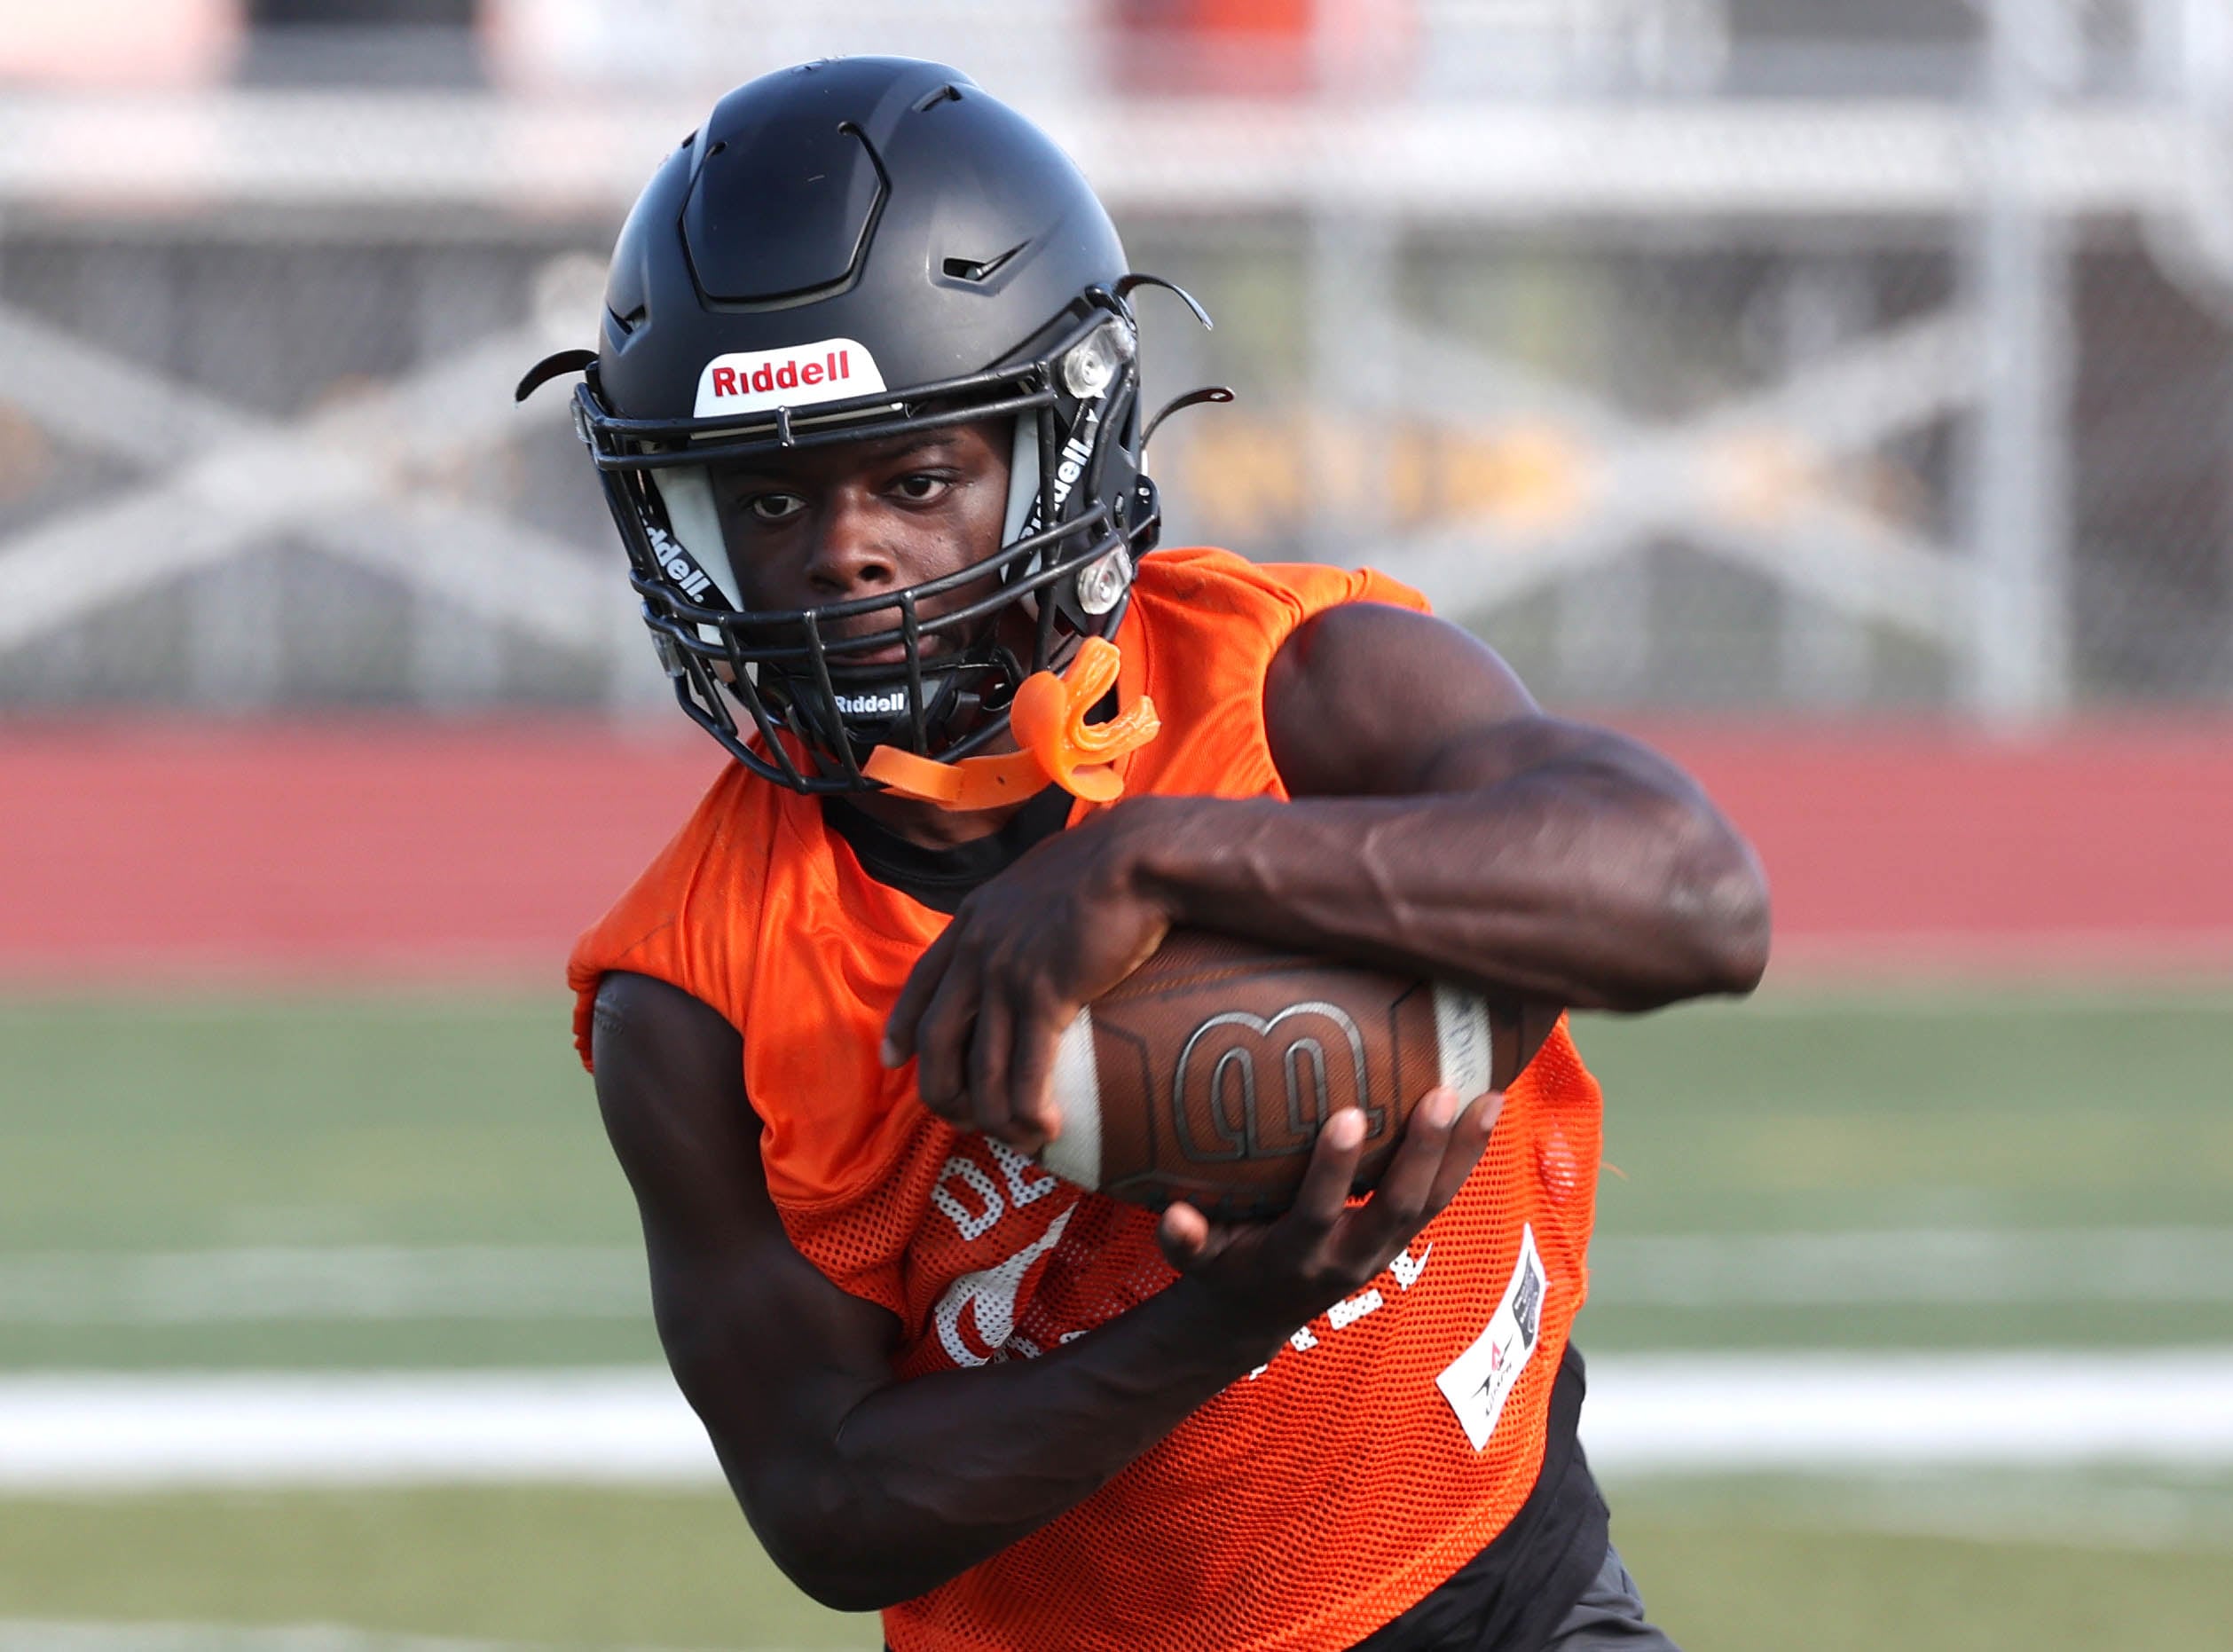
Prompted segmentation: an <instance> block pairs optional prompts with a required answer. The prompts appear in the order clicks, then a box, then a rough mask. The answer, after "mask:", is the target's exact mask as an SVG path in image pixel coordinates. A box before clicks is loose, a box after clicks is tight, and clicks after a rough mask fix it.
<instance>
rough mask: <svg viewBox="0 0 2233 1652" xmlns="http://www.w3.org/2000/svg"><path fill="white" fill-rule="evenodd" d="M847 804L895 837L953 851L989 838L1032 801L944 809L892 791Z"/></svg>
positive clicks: (862, 795) (872, 793)
mask: <svg viewBox="0 0 2233 1652" xmlns="http://www.w3.org/2000/svg"><path fill="white" fill-rule="evenodd" d="M845 801H846V802H847V803H849V804H851V805H852V806H853V807H854V808H856V809H858V810H860V811H861V814H865V815H867V816H868V817H869V819H870V820H872V821H874V822H876V823H877V825H879V826H881V827H883V828H884V829H885V830H886V831H888V832H890V833H892V835H893V836H894V837H898V838H905V839H907V841H908V842H909V843H911V844H914V845H916V846H917V847H920V848H924V849H950V848H952V847H953V846H955V845H956V844H962V843H975V842H976V841H977V840H978V839H979V838H989V837H991V836H992V835H993V834H994V833H995V832H997V831H998V830H1000V829H1001V828H1002V827H1003V826H1005V825H1007V824H1008V822H1010V821H1011V820H1014V819H1015V818H1016V815H1017V814H1018V812H1019V811H1020V810H1022V809H1023V807H1024V806H1025V805H1026V804H1027V803H1029V802H1030V801H1031V799H1030V798H1023V799H1022V800H1020V801H1018V802H1015V803H1003V804H1002V805H1001V806H999V807H997V808H990V809H944V808H940V806H938V805H937V804H935V803H926V802H924V801H922V800H921V799H919V798H895V797H893V796H892V794H891V793H889V792H882V791H869V792H859V793H855V794H854V795H853V796H850V797H848V798H846V799H845Z"/></svg>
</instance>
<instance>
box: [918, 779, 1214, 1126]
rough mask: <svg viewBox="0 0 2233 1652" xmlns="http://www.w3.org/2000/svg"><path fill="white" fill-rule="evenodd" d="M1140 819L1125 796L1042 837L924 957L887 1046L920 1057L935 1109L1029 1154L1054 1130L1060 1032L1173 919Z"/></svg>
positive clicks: (968, 905) (921, 1078)
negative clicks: (1147, 861) (1146, 872)
mask: <svg viewBox="0 0 2233 1652" xmlns="http://www.w3.org/2000/svg"><path fill="white" fill-rule="evenodd" d="M1143 814H1144V811H1142V810H1140V809H1139V808H1138V807H1137V806H1136V805H1135V804H1118V805H1116V806H1113V807H1111V808H1107V809H1104V810H1102V811H1101V812H1100V813H1098V814H1095V815H1093V816H1092V817H1090V818H1089V819H1088V820H1085V821H1081V822H1079V823H1078V824H1077V825H1075V826H1073V827H1071V828H1070V829H1069V830H1066V831H1061V832H1058V833H1056V834H1055V835H1054V836H1053V837H1051V838H1047V839H1045V840H1044V841H1043V842H1041V843H1039V844H1036V845H1034V846H1033V847H1032V849H1031V850H1030V851H1029V852H1028V853H1026V854H1025V855H1024V856H1023V857H1022V858H1021V859H1019V860H1018V861H1016V863H1015V864H1014V865H1012V866H1010V867H1009V868H1008V869H1006V870H1005V871H1003V872H1002V873H1001V874H1000V875H999V876H998V877H993V878H990V879H988V880H987V881H986V882H985V883H983V884H981V885H979V886H978V887H977V888H976V889H974V890H972V891H971V893H970V894H969V896H968V898H967V899H966V900H964V901H963V902H962V905H961V909H960V910H959V911H957V912H956V913H955V915H954V920H953V922H952V923H950V924H947V926H946V932H945V933H944V934H942V935H940V937H939V938H938V939H937V940H935V941H933V942H932V943H931V947H930V949H929V950H928V951H926V952H924V955H923V956H922V957H921V958H920V959H918V960H917V961H916V965H915V969H914V972H912V973H911V974H910V975H908V979H907V984H906V985H905V986H904V987H901V988H900V997H899V1001H898V1002H897V1003H895V1004H894V1005H893V1006H892V1015H891V1018H890V1019H888V1020H887V1021H886V1022H885V1032H884V1047H883V1050H882V1051H881V1054H882V1057H883V1060H884V1064H885V1066H888V1067H896V1066H900V1065H902V1064H903V1063H905V1062H906V1060H907V1059H908V1057H909V1056H913V1057H915V1058H916V1090H917V1091H918V1092H920V1094H921V1095H922V1097H923V1100H924V1104H925V1105H927V1106H929V1108H930V1109H931V1111H932V1112H933V1113H937V1114H938V1115H939V1116H940V1117H941V1118H943V1119H947V1120H949V1121H952V1122H953V1123H955V1124H957V1125H961V1126H963V1127H964V1128H968V1129H979V1130H982V1131H984V1132H985V1134H986V1135H987V1136H991V1137H997V1138H999V1139H1000V1140H1002V1141H1004V1142H1007V1143H1008V1144H1010V1145H1011V1146H1014V1147H1016V1148H1018V1149H1020V1150H1021V1151H1023V1152H1037V1151H1038V1150H1039V1149H1040V1148H1041V1147H1042V1146H1044V1145H1046V1144H1047V1143H1048V1142H1049V1141H1051V1140H1052V1139H1053V1138H1054V1137H1055V1135H1056V1133H1057V1131H1058V1129H1059V1128H1060V1125H1059V1122H1058V1120H1057V1118H1056V1116H1055V1111H1054V1101H1053V1097H1052V1096H1051V1094H1050V1085H1051V1080H1052V1078H1053V1074H1054V1065H1055V1050H1056V1047H1057V1046H1058V1044H1059V1043H1060V1042H1061V1040H1062V1034H1063V1029H1064V1028H1065V1027H1068V1026H1069V1025H1070V1023H1071V1022H1072V1021H1073V1020H1074V1019H1076V1018H1077V1014H1078V1011H1080V1010H1081V1009H1082V1008H1083V1007H1084V1006H1085V1005H1086V1004H1088V1003H1091V1002H1092V1001H1093V1000H1094V999H1096V998H1097V997H1099V996H1100V995H1102V994H1103V993H1105V992H1106V991H1108V990H1109V988H1111V987H1113V986H1115V985H1116V984H1117V983H1118V982H1119V981H1120V980H1122V979H1124V978H1125V977H1126V976H1128V975H1129V974H1130V973H1131V972H1133V971H1134V970H1136V969H1138V968H1139V967H1140V965H1141V964H1144V963H1145V962H1146V961H1147V959H1148V957H1149V956H1151V955H1152V953H1153V952H1154V951H1155V949H1156V948H1158V947H1160V946H1161V945H1162V944H1163V937H1164V936H1165V935H1166V934H1167V933H1168V932H1169V930H1170V927H1171V917H1172V915H1171V913H1170V912H1169V911H1168V909H1166V908H1165V907H1164V906H1162V905H1161V904H1160V902H1159V901H1156V900H1155V899H1154V898H1153V897H1152V895H1151V894H1149V893H1147V892H1146V891H1144V890H1143V889H1142V888H1141V887H1140V886H1139V885H1140V880H1139V878H1138V877H1137V875H1136V874H1137V871H1138V865H1139V861H1138V856H1137V855H1136V853H1135V852H1134V846H1135V845H1136V842H1137V841H1138V837H1137V834H1138V832H1139V831H1140V830H1141V826H1140V822H1141V819H1142V816H1143Z"/></svg>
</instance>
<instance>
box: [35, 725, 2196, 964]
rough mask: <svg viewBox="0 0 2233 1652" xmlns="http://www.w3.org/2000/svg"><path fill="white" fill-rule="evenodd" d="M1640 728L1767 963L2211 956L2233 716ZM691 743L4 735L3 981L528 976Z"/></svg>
mask: <svg viewBox="0 0 2233 1652" xmlns="http://www.w3.org/2000/svg"><path fill="white" fill-rule="evenodd" d="M1648 732H1649V734H1650V736H1651V737H1653V738H1654V739H1655V741H1656V742H1657V743H1659V744H1661V745H1662V746H1663V748H1664V749H1665V750H1667V751H1671V752H1672V753H1673V754H1674V755H1675V756H1676V757H1677V758H1678V759H1680V760H1681V761H1683V762H1684V763H1685V764H1687V766H1688V767H1690V768H1691V769H1692V770H1693V772H1694V773H1695V774H1696V775H1698V776H1699V777H1700V778H1701V780H1702V781H1703V782H1704V783H1705V784H1706V786H1707V788H1708V789H1709V790H1710V791H1711V792H1712V793H1713V794H1714V795H1715V796H1716V797H1717V798H1719V799H1720V800H1721V801H1722V803H1723V805H1724V806H1726V808H1728V810H1729V811H1730V813H1731V814H1734V816H1735V817H1736V819H1737V820H1738V821H1739V822H1740V823H1741V824H1742V825H1743V826H1744V827H1745V829H1746V830H1748V831H1749V833H1750V834H1751V835H1752V837H1753V838H1754V840H1755V841H1756V842H1757V844H1758V845H1759V846H1760V849H1761V852H1762V854H1763V855H1764V857H1765V860H1766V861H1767V864H1768V867H1769V871H1770V876H1771V877H1772V879H1773V884H1774V887H1775V895H1776V917H1777V932H1778V957H1779V961H1780V963H1781V964H1782V965H1783V966H1784V967H1787V968H1791V969H1805V968H1808V967H1817V968H1819V967H1855V966H1859V967H1885V968H1900V969H1905V968H1911V967H1915V966H1923V967H1942V968H1962V967H1971V966H1982V967H1991V968H1995V969H1999V968H2006V967H2014V968H2017V969H2023V968H2027V967H2038V968H2052V969H2056V970H2062V969H2072V968H2077V969H2083V968H2088V967H2104V968H2113V969H2131V968H2143V969H2145V968H2177V967H2206V968H2233V723H2228V722H2219V723H2194V724H2184V725H2166V724H2135V725H2132V726H2129V727H2101V728H2085V729H2080V730H2078V731H2075V732H2072V733H2070V734H2066V735H2064V736H2057V737H2056V738H2055V739H2053V740H2050V741H2047V742H2042V743H2030V744H1998V743H1988V742H1985V741H1983V740H1980V739H1977V738H1973V737H1969V736H1960V735H1954V734H1949V733H1946V732H1945V731H1942V730H1938V729H1930V728H1912V729H1902V728H1864V729H1859V730H1853V729H1844V728H1838V729H1825V728H1793V727H1789V726H1774V727H1765V726H1764V727H1760V728H1729V727H1726V726H1711V727H1702V726H1679V725H1678V726H1668V727H1663V728H1655V729H1653V730H1650V731H1648ZM719 760H720V759H719V753H718V752H717V751H715V750H714V749H713V748H712V745H711V744H710V743H707V742H706V741H705V740H704V738H703V737H702V736H697V735H696V734H695V733H694V732H693V731H691V730H689V729H688V728H679V729H677V730H675V731H674V732H673V733H672V736H669V737H664V738H659V739H654V740H650V741H645V740H643V739H641V738H638V739H633V740H630V739H624V738H622V737H621V736H617V735H616V734H615V733H614V732H613V731H612V730H611V729H609V728H607V727H606V726H604V725H601V724H595V723H585V724H562V723H523V724H507V725H481V726H469V727H461V728H444V727H429V725H426V724H423V723H413V722H403V721H396V722H387V721H372V722H365V723H324V724H300V725H291V726H281V727H278V728H271V727H266V726H242V727H238V728H232V727H221V726H220V727H211V726H201V725H179V726H177V727H164V726H148V725H145V724H101V723H53V724H43V725H28V726H27V725H16V726H14V727H12V728H0V977H4V978H5V979H9V980H12V981H13V982H16V983H18V984H20V985H32V984H36V983H51V984H56V985H85V984H89V983H92V984H98V983H104V982H111V981H118V980H128V979H155V980H171V981H181V980H192V981H204V980H207V981H223V980H226V979H249V980H253V981H257V982H275V981H276V982H305V983H310V982H318V981H334V980H343V979H394V980H400V981H408V980H413V979H429V978H434V979H445V978H446V979H515V980H521V981H526V982H539V983H545V984H550V985H553V986H554V985H555V983H556V980H557V974H558V971H559V968H560V965H561V963H562V958H563V956H564V953H565V949H566V947H567V945H568V943H569V941H570V940H571V938H572V936H573V934H574V933H575V932H576V931H577V930H578V929H579V928H580V927H581V926H582V925H583V924H586V922H587V921H588V920H589V919H590V918H592V917H594V916H595V915H596V914H597V912H598V911H600V910H601V909H602V907H603V905H604V904H605V902H606V901H609V899H610V898H611V897H612V896H613V894H614V893H617V891H618V890H619V888H620V887H621V885H623V884H624V883H625V881H626V879H627V878H628V877H630V876H631V875H632V874H633V872H634V871H635V869H637V868H639V867H640V866H641V864H642V863H643V862H644V861H645V860H646V859H647V858H648V857H649V855H650V854H652V853H653V852H654V851H655V850H656V849H657V847H658V846H659V844H660V843H661V842H662V841H664V838H665V837H666V836H667V834H668V833H669V832H670V831H672V830H673V828H674V827H675V826H676V825H677V824H678V823H679V822H680V820H681V818H682V815H683V814H684V813H685V811H687V810H688V807H689V806H690V804H691V803H692V802H693V800H694V799H695V798H696V796H697V794H698V792H699V791H700V790H701V789H702V788H703V787H704V784H705V783H706V782H707V781H708V780H709V779H710V778H711V776H712V774H713V773H714V771H715V769H716V768H717V767H718V766H719Z"/></svg>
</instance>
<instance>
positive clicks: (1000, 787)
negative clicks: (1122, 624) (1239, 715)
mask: <svg viewBox="0 0 2233 1652" xmlns="http://www.w3.org/2000/svg"><path fill="white" fill-rule="evenodd" d="M1119 659H1120V656H1119V655H1118V653H1117V649H1116V644H1114V643H1113V642H1111V641H1108V640H1107V639H1106V638H1105V637H1088V638H1087V639H1086V640H1085V641H1083V642H1082V643H1081V644H1079V646H1078V657H1077V658H1075V659H1074V660H1073V661H1071V662H1070V673H1069V675H1068V676H1066V677H1058V676H1056V675H1055V674H1054V673H1052V672H1050V671H1037V672H1034V673H1032V674H1031V675H1030V676H1028V677H1026V678H1025V679H1024V682H1023V686H1022V687H1021V688H1018V689H1017V690H1016V698H1015V702H1014V704H1011V705H1010V707H1009V712H1008V726H1009V728H1010V730H1012V731H1013V732H1014V734H1015V736H1016V743H1017V744H1018V745H1019V746H1021V747H1022V748H1023V749H1022V750H1021V751H1008V752H1003V753H1002V754H1001V755H1000V756H998V757H965V758H963V759H962V760H961V761H960V762H958V763H940V762H935V761H933V760H932V759H930V758H927V757H917V756H916V755H915V753H914V752H912V751H900V750H899V749H898V748H896V747H894V746H888V745H880V746H878V747H877V749H876V750H875V751H871V752H870V753H869V760H868V761H867V762H866V763H865V764H863V765H862V766H861V773H863V774H865V775H868V777H869V779H871V780H873V781H876V782H877V783H880V784H881V785H883V786H884V787H885V789H886V790H887V791H893V792H897V793H898V794H899V795H900V797H903V798H922V799H923V800H924V801H925V802H929V803H935V804H937V805H939V806H940V807H941V808H948V809H984V808H991V807H994V806H996V805H998V804H1002V803H1013V802H1018V801H1019V800H1021V799H1022V798H1028V797H1030V796H1032V795H1033V794H1034V793H1035V792H1037V791H1041V790H1042V789H1043V788H1044V787H1045V786H1046V784H1047V783H1048V782H1049V781H1053V782H1054V783H1056V784H1057V785H1058V786H1060V787H1061V788H1062V789H1063V790H1064V791H1067V792H1068V793H1070V795H1071V796H1073V797H1076V798H1084V799H1085V800H1086V801H1087V802H1089V803H1113V802H1114V801H1115V800H1116V799H1117V798H1120V797H1122V796H1123V795H1124V781H1123V778H1122V777H1121V776H1120V775H1118V773H1117V772H1116V768H1115V767H1114V765H1115V763H1116V760H1117V759H1119V758H1120V757H1124V756H1126V755H1128V754H1129V753H1131V752H1134V751H1138V750H1139V749H1140V748H1141V747H1142V746H1144V745H1145V744H1146V743H1148V742H1149V741H1151V740H1152V739H1154V738H1155V736H1156V735H1157V733H1158V732H1159V731H1160V729H1161V728H1162V727H1163V725H1162V723H1161V722H1160V720H1158V719H1157V717H1156V715H1155V705H1154V703H1153V702H1152V701H1151V700H1149V699H1148V698H1147V696H1144V695H1143V696H1141V697H1140V698H1139V700H1138V701H1137V702H1136V703H1135V704H1132V705H1130V706H1128V707H1127V708H1126V709H1125V710H1124V711H1122V712H1119V713H1118V714H1117V715H1116V716H1114V717H1113V718H1111V719H1110V720H1108V721H1107V722H1105V723H1089V722H1088V721H1086V713H1087V712H1089V711H1091V710H1092V709H1093V708H1094V706H1095V705H1097V704H1099V702H1100V699H1101V696H1103V695H1105V694H1106V693H1108V691H1109V689H1110V688H1111V687H1112V686H1113V684H1114V683H1115V681H1116V680H1117V665H1118V661H1119Z"/></svg>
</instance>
